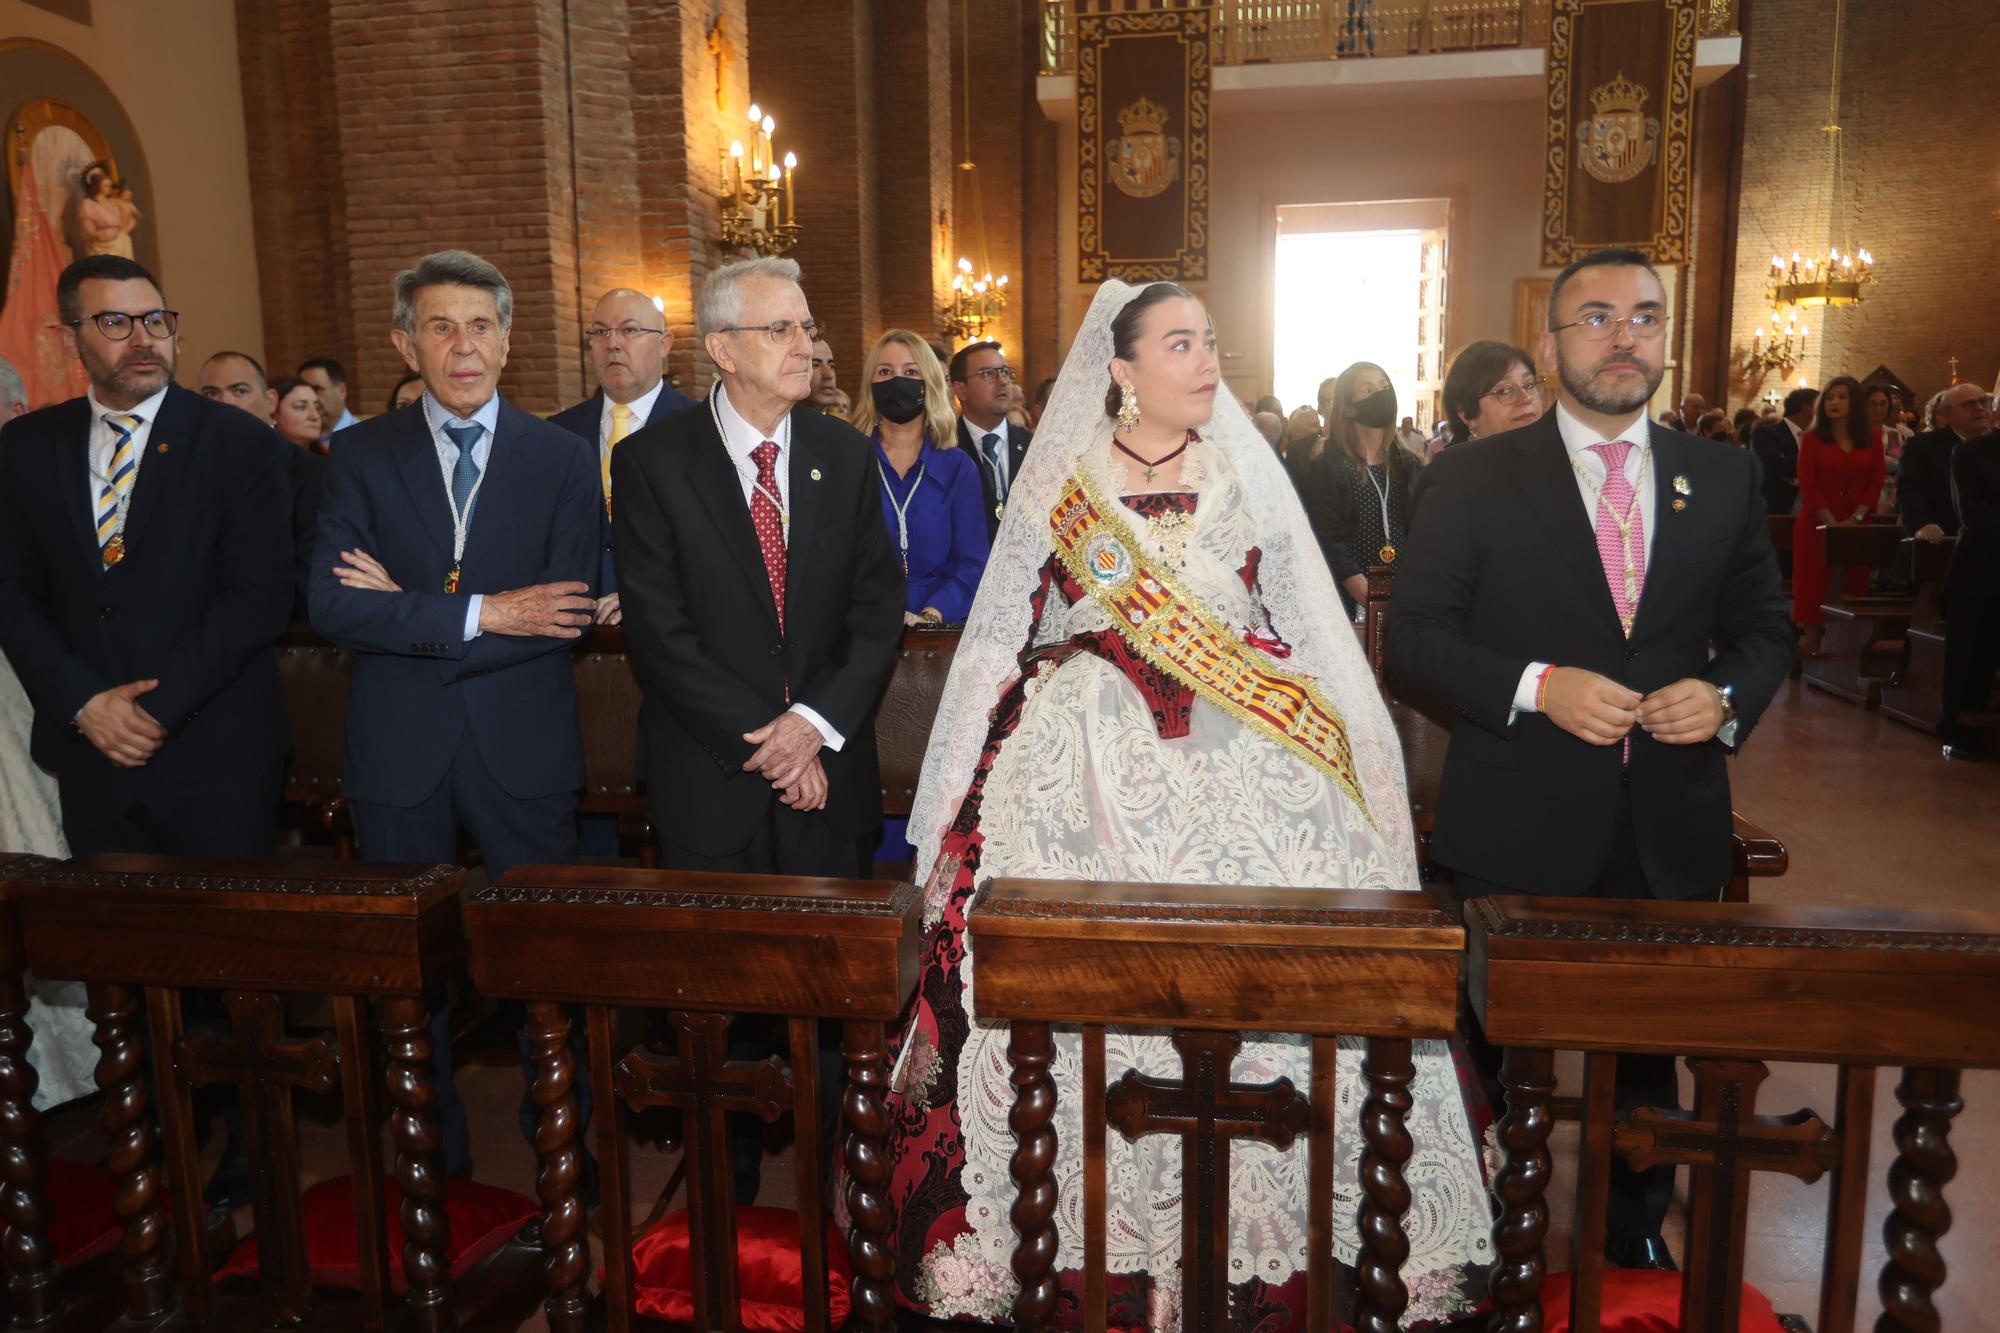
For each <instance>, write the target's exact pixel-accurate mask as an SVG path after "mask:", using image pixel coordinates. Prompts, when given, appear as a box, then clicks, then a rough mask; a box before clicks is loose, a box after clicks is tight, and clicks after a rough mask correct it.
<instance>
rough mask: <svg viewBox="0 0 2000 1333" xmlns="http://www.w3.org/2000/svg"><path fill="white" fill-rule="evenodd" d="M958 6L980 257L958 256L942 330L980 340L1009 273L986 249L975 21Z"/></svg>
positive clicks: (969, 178) (965, 164)
mask: <svg viewBox="0 0 2000 1333" xmlns="http://www.w3.org/2000/svg"><path fill="white" fill-rule="evenodd" d="M959 8H960V18H959V29H960V31H961V32H963V33H964V37H965V46H964V50H963V56H962V60H961V63H960V67H959V79H958V85H959V92H960V96H961V97H962V98H963V103H962V106H963V115H964V123H965V160H964V161H962V162H960V163H959V164H958V169H959V171H961V172H962V173H964V177H965V197H966V199H967V200H968V201H969V203H970V205H971V207H970V208H969V209H968V210H967V212H968V213H969V215H970V216H971V219H972V221H973V222H974V224H975V225H976V226H977V228H978V244H977V245H976V246H975V247H974V252H975V253H976V254H978V256H979V266H978V267H977V268H974V267H973V263H972V260H971V258H970V257H969V256H966V255H963V254H961V255H960V256H959V257H958V266H957V268H956V269H955V270H954V271H953V272H952V275H951V311H950V317H949V318H948V319H946V320H945V324H944V329H943V332H944V335H945V337H947V338H961V339H964V340H965V341H967V342H978V341H980V340H981V339H982V338H985V337H986V336H987V331H988V330H989V329H991V328H992V327H993V325H994V324H996V323H998V322H999V319H1000V313H1001V312H1002V311H1003V310H1005V309H1006V308H1007V275H1006V274H1005V273H1002V274H1000V275H999V276H998V277H995V276H994V274H993V261H992V256H991V255H989V254H988V253H987V251H986V206H985V202H984V200H983V199H982V198H981V192H980V188H979V164H978V163H977V162H975V161H974V160H973V157H972V22H971V10H970V3H969V0H961V3H960V7H959Z"/></svg>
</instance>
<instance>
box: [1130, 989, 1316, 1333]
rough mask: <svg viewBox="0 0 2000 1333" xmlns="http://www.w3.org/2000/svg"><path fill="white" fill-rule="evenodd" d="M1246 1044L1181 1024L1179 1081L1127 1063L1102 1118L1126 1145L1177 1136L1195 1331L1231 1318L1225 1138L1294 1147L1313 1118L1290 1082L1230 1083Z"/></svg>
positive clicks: (1184, 1253)
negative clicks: (1232, 1069) (1147, 1138)
mask: <svg viewBox="0 0 2000 1333" xmlns="http://www.w3.org/2000/svg"><path fill="white" fill-rule="evenodd" d="M1242 1044H1243V1042H1242V1038H1240V1037H1239V1036H1237V1035H1236V1034H1235V1033H1233V1032H1201V1031H1195V1030H1192V1029H1186V1028H1177V1029H1175V1031H1174V1048H1175V1049H1176V1050H1178V1051H1179V1052H1180V1054H1181V1080H1180V1082H1178V1083H1170V1082H1168V1081H1167V1080H1165V1079H1161V1078H1153V1077H1151V1076H1149V1075H1146V1074H1141V1073H1140V1072H1139V1071H1138V1070H1136V1069H1128V1070H1126V1071H1125V1076H1124V1077H1123V1078H1121V1079H1119V1080H1118V1083H1117V1085H1116V1086H1114V1087H1113V1088H1111V1089H1110V1090H1109V1091H1108V1092H1106V1093H1105V1095H1104V1114H1105V1119H1106V1120H1108V1121H1109V1122H1110V1123H1111V1124H1113V1125H1116V1126H1117V1127H1118V1132H1119V1133H1121V1134H1123V1135H1124V1136H1125V1137H1126V1139H1127V1140H1128V1141H1130V1140H1137V1139H1140V1138H1143V1137H1145V1136H1146V1135H1148V1134H1178V1135H1180V1138H1181V1182H1182V1186H1181V1273H1182V1275H1183V1276H1182V1279H1181V1280H1182V1283H1183V1299H1182V1309H1183V1310H1184V1311H1185V1315H1184V1318H1185V1319H1186V1327H1187V1328H1188V1329H1190V1330H1205V1329H1220V1328H1224V1327H1226V1326H1227V1323H1228V1316H1229V1275H1228V1272H1227V1268H1228V1261H1229V1207H1228V1197H1229V1141H1230V1140H1231V1139H1239V1138H1247V1139H1262V1140H1263V1141H1264V1142H1266V1143H1270V1144H1273V1145H1275V1146H1277V1147H1279V1148H1289V1147H1290V1146H1291V1143H1292V1140H1293V1138H1295V1137H1296V1136H1297V1135H1299V1134H1300V1133H1302V1132H1304V1131H1305V1129H1306V1128H1307V1127H1308V1126H1309V1125H1310V1124H1311V1121H1312V1106H1311V1104H1310V1103H1309V1102H1307V1101H1306V1099H1305V1098H1304V1097H1303V1096H1301V1095H1300V1094H1299V1091H1298V1089H1297V1088H1295V1087H1293V1086H1292V1081H1291V1080H1290V1079H1288V1078H1281V1079H1279V1080H1278V1081H1277V1082H1275V1083H1257V1084H1241V1083H1231V1082H1230V1081H1229V1068H1230V1065H1231V1063H1232V1062H1233V1061H1234V1060H1235V1058H1236V1052H1237V1050H1238V1048H1240V1047H1241V1046H1242Z"/></svg>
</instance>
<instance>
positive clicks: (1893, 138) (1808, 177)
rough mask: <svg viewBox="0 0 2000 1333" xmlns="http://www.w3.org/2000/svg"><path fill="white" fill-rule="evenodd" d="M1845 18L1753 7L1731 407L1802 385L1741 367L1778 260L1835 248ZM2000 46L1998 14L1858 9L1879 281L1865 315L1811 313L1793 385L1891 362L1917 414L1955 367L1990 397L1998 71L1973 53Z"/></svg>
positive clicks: (1999, 359) (1865, 211)
mask: <svg viewBox="0 0 2000 1333" xmlns="http://www.w3.org/2000/svg"><path fill="white" fill-rule="evenodd" d="M1831 10H1832V6H1831V5H1829V4H1827V3H1826V0H1754V4H1753V7H1752V10H1751V13H1750V15H1749V26H1750V31H1749V34H1748V36H1747V37H1746V38H1745V51H1744V67H1745V68H1744V74H1745V77H1746V78H1747V79H1748V80H1749V89H1748V94H1747V106H1746V114H1745V132H1744V144H1743V190H1742V203H1741V207H1740V211H1739V233H1738V245H1737V265H1736V276H1735V290H1736V300H1735V313H1734V319H1733V321H1732V323H1733V330H1732V332H1733V340H1734V344H1735V362H1736V371H1735V378H1734V381H1733V383H1732V385H1731V395H1730V396H1731V400H1732V401H1733V402H1741V401H1743V400H1744V399H1745V398H1747V397H1755V396H1761V394H1763V393H1764V392H1766V391H1771V390H1777V391H1780V392H1782V390H1783V389H1784V388H1786V387H1789V386H1788V385H1785V384H1780V383H1779V382H1778V380H1777V377H1776V376H1771V377H1769V378H1768V379H1766V380H1762V381H1754V380H1751V379H1749V378H1747V377H1746V376H1745V375H1744V373H1743V371H1742V370H1741V364H1742V359H1743V357H1744V356H1745V355H1746V354H1747V353H1748V351H1749V349H1750V344H1751V333H1752V330H1753V329H1754V328H1755V327H1756V326H1757V325H1758V324H1759V323H1763V322H1767V321H1768V320H1769V318H1770V308H1769V305H1768V303H1767V302H1766V301H1765V296H1764V292H1765V286H1766V275H1767V274H1768V273H1769V271H1770V263H1771V256H1772V254H1773V253H1782V254H1784V255H1785V256H1786V257H1788V258H1789V256H1790V254H1791V251H1792V250H1793V249H1794V248H1798V249H1800V250H1804V249H1806V248H1807V246H1808V244H1810V245H1812V246H1814V247H1820V246H1824V245H1825V244H1826V242H1827V218H1828V213H1829V211H1830V210H1829V208H1828V205H1827V200H1826V193H1825V186H1824V184H1823V183H1822V182H1823V180H1824V175H1825V172H1824V165H1823V164H1824V162H1825V157H1824V151H1825V150H1824V142H1825V136H1823V135H1822V134H1821V133H1820V131H1819V127H1820V126H1821V125H1822V124H1823V123H1825V121H1826V112H1827V93H1828V88H1829V74H1830V72H1831V64H1830V47H1829V33H1828V28H1829V19H1830V16H1831ZM1996 46H2000V7H1995V6H1991V5H1911V4H1888V3H1878V2H1877V0H1852V3H1850V4H1849V5H1848V9H1847V33H1846V53H1845V57H1844V60H1843V62H1842V71H1841V110H1840V116H1841V120H1840V123H1841V124H1842V125H1843V126H1844V127H1845V131H1844V132H1845V135H1846V138H1847V154H1848V163H1847V183H1848V197H1849V198H1850V199H1851V200H1852V201H1853V207H1852V210H1851V217H1852V226H1853V244H1855V245H1857V246H1858V245H1865V246H1867V247H1868V248H1869V249H1870V250H1872V251H1873V252H1874V254H1875V258H1876V264H1877V273H1878V275H1879V279H1880V280H1879V281H1878V282H1877V283H1876V284H1875V285H1874V287H1873V288H1872V289H1871V290H1870V291H1869V292H1868V295H1867V299H1866V300H1864V301H1863V302H1862V303H1861V304H1860V305H1858V306H1852V307H1849V308H1846V309H1842V310H1819V311H1814V312H1812V313H1811V315H1810V317H1809V322H1810V324H1811V328H1812V334H1811V337H1810V338H1809V339H1808V347H1809V349H1810V355H1809V356H1808V358H1807V360H1806V362H1805V364H1804V365H1803V366H1802V367H1801V368H1800V371H1799V372H1795V373H1794V378H1796V375H1797V374H1799V373H1803V374H1804V376H1805V377H1806V380H1807V382H1808V383H1813V384H1817V383H1820V382H1823V381H1824V380H1825V379H1827V378H1829V377H1831V376H1832V375H1835V374H1839V373H1843V372H1844V373H1850V374H1853V375H1856V376H1862V375H1866V374H1867V373H1868V372H1869V371H1871V370H1873V369H1874V368H1875V367H1876V366H1877V365H1880V364H1887V365H1888V366H1889V367H1890V369H1892V370H1894V371H1895V372H1896V373H1897V374H1899V375H1901V376H1902V377H1903V379H1904V380H1905V381H1906V382H1907V383H1909V384H1910V385H1911V386H1912V387H1913V388H1914V389H1915V390H1916V391H1917V394H1918V398H1919V406H1921V404H1922V400H1923V399H1924V398H1927V397H1928V396H1929V395H1930V394H1931V393H1933V392H1935V391H1936V390H1938V389H1941V388H1943V387H1945V385H1946V383H1947V382H1948V377H1949V360H1948V359H1949V358H1950V357H1953V356H1956V357H1958V358H1959V372H1960V374H1961V375H1963V376H1964V377H1966V378H1968V379H1974V380H1977V381H1979V382H1981V383H1983V384H1986V385H1988V386H1989V387H1990V386H1991V385H1992V383H1993V380H1994V377H1995V374H1996V372H2000V285H1996V284H1995V282H1994V281H1993V275H1994V274H1995V273H1996V272H2000V220H1996V218H1995V216H1994V213H1995V208H1996V206H2000V190H1996V188H1995V184H1996V182H1995V176H1994V171H1993V167H1992V164H1991V162H1990V161H1989V160H1988V155H1987V154H1986V152H1985V146H1984V142H1983V141H1984V140H1985V139H1986V138H1987V137H1988V136H1987V131H1988V130H1989V129H1990V127H1991V126H1993V125H1995V124H2000V84H1996V83H1995V81H1994V79H1993V77H1992V71H1991V69H1990V65H1991V62H1990V61H1988V60H1984V59H1981V58H1977V57H1974V56H1972V55H1971V53H1975V52H1989V51H1992V50H1994V49H1996ZM1833 240H1834V242H1835V243H1837V244H1838V243H1840V241H1841V236H1840V234H1839V232H1838V231H1837V230H1836V232H1835V233H1834V236H1833ZM1843 248H1845V247H1843ZM1815 344H1817V345H1815Z"/></svg>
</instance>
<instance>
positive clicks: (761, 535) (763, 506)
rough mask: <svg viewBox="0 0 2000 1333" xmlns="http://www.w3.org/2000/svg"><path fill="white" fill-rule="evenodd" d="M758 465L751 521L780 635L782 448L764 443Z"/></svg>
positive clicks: (757, 452)
mask: <svg viewBox="0 0 2000 1333" xmlns="http://www.w3.org/2000/svg"><path fill="white" fill-rule="evenodd" d="M750 458H751V461H752V462H754V463H756V464H757V485H756V487H755V488H754V489H753V490H752V491H751V492H750V522H751V524H752V526H754V527H755V528H756V529H757V546H758V548H759V549H760V550H762V551H763V552H764V573H765V574H766V575H768V576H769V577H770V580H771V600H772V601H773V602H775V603H777V607H778V632H779V633H781V634H782V633H783V632H784V629H785V519H784V515H783V514H781V513H779V512H778V502H777V500H776V499H775V498H774V497H775V496H776V495H777V494H778V446H777V445H776V444H775V443H773V442H772V441H770V440H766V441H764V442H763V443H762V444H760V445H758V446H757V447H756V448H755V449H752V450H751V451H750Z"/></svg>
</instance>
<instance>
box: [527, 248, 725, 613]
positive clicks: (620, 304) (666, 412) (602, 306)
mask: <svg viewBox="0 0 2000 1333" xmlns="http://www.w3.org/2000/svg"><path fill="white" fill-rule="evenodd" d="M583 340H584V345H585V347H587V348H588V349H589V351H590V365H591V368H592V369H593V370H595V371H596V372H597V392H596V393H594V394H592V395H591V396H590V397H588V398H586V399H584V400H583V401H582V402H580V403H578V404H577V405H576V406H575V407H569V408H564V409H563V410H562V411H560V412H558V413H556V414H555V415H554V416H552V417H550V418H549V420H550V421H552V422H554V423H555V424H556V425H558V426H561V427H562V428H563V429H564V430H567V431H571V432H573V433H575V434H577V435H579V436H581V437H582V438H583V440H584V442H585V443H587V444H589V445H591V446H593V447H594V448H595V449H596V451H597V478H598V483H599V485H600V486H601V487H602V489H603V492H604V524H603V529H604V532H603V548H602V549H603V559H602V560H601V561H600V564H599V570H598V582H597V607H596V611H595V617H596V620H597V623H598V624H600V625H616V624H617V623H618V621H619V610H618V571H617V566H616V563H615V562H614V560H613V558H612V535H611V524H612V522H613V519H614V517H615V516H616V513H617V510H616V508H615V506H613V504H612V503H611V451H612V450H613V449H615V448H617V447H618V444H619V442H620V441H622V440H623V439H624V438H625V437H626V436H628V435H630V434H631V433H632V432H633V431H635V430H638V429H639V428H640V427H641V426H650V425H652V424H653V423H654V422H656V421H664V420H666V419H667V418H668V417H669V416H671V415H673V414H674V413H675V412H680V411H684V410H685V409H687V408H690V407H693V406H694V399H692V398H690V397H688V396H687V395H686V394H684V393H680V392H677V391H676V390H675V389H674V387H673V386H672V385H670V384H668V383H667V381H666V367H667V353H668V352H671V351H672V350H673V348H674V334H673V330H672V329H669V328H668V327H667V318H666V315H665V314H663V313H662V312H661V311H659V310H657V309H655V308H654V306H653V302H652V299H651V298H650V297H648V296H646V295H645V293H643V292H635V291H633V290H632V289H631V288H630V287H614V288H612V289H611V290H610V291H608V292H606V293H605V294H604V295H603V296H601V297H599V298H598V300H597V307H596V309H594V310H592V311H591V312H590V323H588V324H586V325H585V326H584V329H583Z"/></svg>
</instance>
